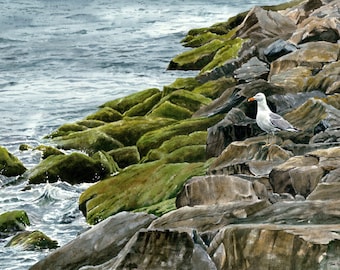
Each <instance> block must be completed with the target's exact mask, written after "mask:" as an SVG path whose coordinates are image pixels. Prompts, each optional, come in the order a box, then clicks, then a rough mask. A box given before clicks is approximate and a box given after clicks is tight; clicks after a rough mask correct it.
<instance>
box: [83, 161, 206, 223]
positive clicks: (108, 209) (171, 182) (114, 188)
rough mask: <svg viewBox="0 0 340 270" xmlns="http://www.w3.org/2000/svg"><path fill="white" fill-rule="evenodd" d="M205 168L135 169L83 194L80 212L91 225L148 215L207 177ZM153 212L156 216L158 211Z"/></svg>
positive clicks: (152, 164)
mask: <svg viewBox="0 0 340 270" xmlns="http://www.w3.org/2000/svg"><path fill="white" fill-rule="evenodd" d="M205 166H206V165H205V164H204V163H171V164H165V163H164V161H162V160H160V161H154V162H148V163H144V164H136V165H131V166H129V167H127V168H125V169H124V170H122V171H121V172H120V173H119V174H117V175H115V176H112V177H109V178H106V179H105V180H104V181H100V182H97V183H96V184H94V185H92V186H90V187H89V188H88V189H87V190H86V191H85V192H83V193H82V194H81V196H80V198H79V208H80V209H81V211H82V212H83V214H84V216H85V217H86V220H87V222H89V223H90V224H95V223H98V222H100V221H102V220H104V219H106V218H107V217H109V216H111V215H113V214H116V213H118V212H120V211H125V210H131V209H139V208H142V207H144V210H145V211H147V209H145V207H152V206H154V205H156V204H159V203H160V202H162V201H166V200H169V199H171V198H174V197H175V196H176V195H177V193H178V192H179V191H180V189H181V188H182V186H183V184H184V183H185V182H186V181H187V180H188V179H189V178H190V177H192V176H195V175H202V174H203V173H204V171H205V168H206V167H205ZM173 203H174V202H173ZM161 207H162V206H161ZM169 208H170V207H167V208H166V209H169ZM170 209H171V208H170ZM152 210H153V211H154V212H155V208H154V207H153V208H152ZM162 214H164V213H162Z"/></svg>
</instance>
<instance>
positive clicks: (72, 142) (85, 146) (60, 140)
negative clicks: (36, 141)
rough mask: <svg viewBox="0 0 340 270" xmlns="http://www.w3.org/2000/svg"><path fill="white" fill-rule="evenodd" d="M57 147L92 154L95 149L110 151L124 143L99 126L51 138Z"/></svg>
mask: <svg viewBox="0 0 340 270" xmlns="http://www.w3.org/2000/svg"><path fill="white" fill-rule="evenodd" d="M53 141H54V142H55V143H56V144H57V145H58V147H60V148H63V149H66V150H67V149H77V150H81V151H85V152H86V153H88V154H93V153H95V152H97V151H101V150H103V151H110V150H112V149H116V148H119V147H123V146H124V145H123V144H122V143H121V142H120V141H118V140H116V139H115V138H112V137H111V136H109V135H107V134H106V133H105V132H102V131H101V130H99V128H93V129H88V130H86V131H82V132H73V133H70V134H68V135H66V136H61V137H55V138H54V140H53Z"/></svg>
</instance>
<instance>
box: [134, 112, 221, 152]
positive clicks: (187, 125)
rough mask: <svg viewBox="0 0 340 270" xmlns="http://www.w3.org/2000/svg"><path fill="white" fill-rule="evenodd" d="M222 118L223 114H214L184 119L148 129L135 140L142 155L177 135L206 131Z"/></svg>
mask: <svg viewBox="0 0 340 270" xmlns="http://www.w3.org/2000/svg"><path fill="white" fill-rule="evenodd" d="M222 118H223V115H216V116H213V117H208V118H193V119H185V120H182V121H179V122H177V123H174V124H172V125H169V126H166V127H163V128H160V129H157V130H154V131H150V132H148V133H146V134H145V135H143V136H142V137H141V138H140V139H139V140H138V142H137V147H138V149H139V152H140V153H141V155H142V156H145V155H146V154H147V153H148V152H149V151H150V150H151V149H156V148H158V147H160V146H161V145H162V143H163V142H165V141H167V140H169V139H171V138H173V137H174V136H178V135H188V134H190V133H192V132H195V131H206V130H207V128H208V127H210V126H213V125H214V124H216V123H217V122H218V121H220V120H221V119H222Z"/></svg>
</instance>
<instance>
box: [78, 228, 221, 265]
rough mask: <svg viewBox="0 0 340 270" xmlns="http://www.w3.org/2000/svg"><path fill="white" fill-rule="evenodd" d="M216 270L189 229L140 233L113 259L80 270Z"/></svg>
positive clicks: (203, 248)
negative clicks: (134, 269)
mask: <svg viewBox="0 0 340 270" xmlns="http://www.w3.org/2000/svg"><path fill="white" fill-rule="evenodd" d="M131 268H139V269H150V270H157V269H168V270H171V269H183V270H186V269H187V270H189V269H197V270H216V266H215V264H214V263H213V262H212V260H211V258H210V257H209V256H208V254H207V253H206V251H205V246H204V244H203V241H202V240H201V239H200V237H199V236H198V235H197V234H196V232H195V231H193V230H191V229H186V230H185V229H184V230H165V231H164V230H141V231H139V232H138V233H136V234H135V235H134V237H133V238H131V240H130V241H129V243H128V244H127V245H126V246H125V247H124V249H123V250H122V251H121V252H120V253H119V255H118V256H117V257H116V258H113V259H112V260H110V261H108V262H107V263H105V264H103V265H99V266H96V267H92V266H85V267H83V268H81V269H82V270H99V269H101V270H109V269H131Z"/></svg>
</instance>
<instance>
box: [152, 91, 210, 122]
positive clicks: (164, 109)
mask: <svg viewBox="0 0 340 270" xmlns="http://www.w3.org/2000/svg"><path fill="white" fill-rule="evenodd" d="M210 101H211V100H210V99H209V98H206V97H204V96H202V95H201V94H197V93H194V92H190V91H187V90H176V91H173V92H171V93H170V94H169V95H167V96H165V97H164V98H162V100H161V101H160V102H159V103H158V104H157V105H156V106H155V107H154V108H153V110H152V112H151V113H150V114H148V116H150V117H169V118H174V119H177V120H182V119H186V118H189V117H191V115H192V114H193V112H195V111H197V110H198V109H199V108H201V107H202V106H204V105H207V104H208V103H210Z"/></svg>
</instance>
